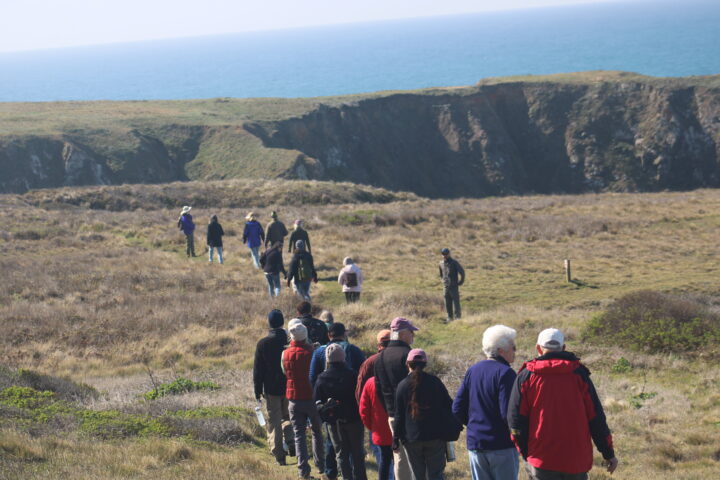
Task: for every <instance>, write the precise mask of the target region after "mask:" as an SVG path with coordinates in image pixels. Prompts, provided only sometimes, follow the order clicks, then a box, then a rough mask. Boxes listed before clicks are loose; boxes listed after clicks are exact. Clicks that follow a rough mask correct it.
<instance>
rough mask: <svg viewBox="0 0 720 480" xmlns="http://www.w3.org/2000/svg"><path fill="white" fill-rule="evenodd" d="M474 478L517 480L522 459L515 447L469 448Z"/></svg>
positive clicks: (477, 479)
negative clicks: (497, 448) (519, 457)
mask: <svg viewBox="0 0 720 480" xmlns="http://www.w3.org/2000/svg"><path fill="white" fill-rule="evenodd" d="M468 454H469V455H470V472H471V473H472V478H473V480H509V479H512V480H516V479H517V478H518V469H519V467H520V460H519V459H518V452H517V450H515V449H514V448H505V449H503V450H468Z"/></svg>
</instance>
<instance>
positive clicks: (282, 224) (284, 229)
mask: <svg viewBox="0 0 720 480" xmlns="http://www.w3.org/2000/svg"><path fill="white" fill-rule="evenodd" d="M280 226H281V227H282V230H280V231H281V232H282V233H281V235H280V236H281V237H283V238H285V237H287V234H288V230H287V228H286V227H285V224H284V223H281V224H280Z"/></svg>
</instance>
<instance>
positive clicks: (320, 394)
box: [313, 382, 330, 403]
mask: <svg viewBox="0 0 720 480" xmlns="http://www.w3.org/2000/svg"><path fill="white" fill-rule="evenodd" d="M328 398H330V396H329V395H328V394H327V392H326V391H325V387H324V386H323V382H317V383H316V384H315V387H314V388H313V399H314V400H315V402H320V403H325V402H326V401H327V399H328Z"/></svg>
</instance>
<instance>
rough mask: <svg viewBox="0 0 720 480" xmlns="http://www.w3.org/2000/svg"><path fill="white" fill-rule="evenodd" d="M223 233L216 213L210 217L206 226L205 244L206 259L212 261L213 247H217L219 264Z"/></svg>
mask: <svg viewBox="0 0 720 480" xmlns="http://www.w3.org/2000/svg"><path fill="white" fill-rule="evenodd" d="M223 235H225V232H224V231H223V228H222V225H220V222H218V217H217V215H213V216H212V217H210V223H209V224H208V227H207V246H208V255H209V257H210V258H209V259H208V261H209V262H210V263H212V261H213V256H214V252H213V250H214V249H217V253H218V261H219V262H220V265H222V263H223V241H222V237H223Z"/></svg>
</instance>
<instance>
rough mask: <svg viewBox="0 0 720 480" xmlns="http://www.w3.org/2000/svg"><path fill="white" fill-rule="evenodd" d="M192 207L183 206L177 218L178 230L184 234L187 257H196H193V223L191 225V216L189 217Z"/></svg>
mask: <svg viewBox="0 0 720 480" xmlns="http://www.w3.org/2000/svg"><path fill="white" fill-rule="evenodd" d="M190 210H192V207H190V206H188V205H185V206H184V207H183V208H182V211H181V212H180V218H178V223H177V225H178V228H179V229H180V230H182V232H183V233H184V234H185V243H186V245H187V248H186V252H187V256H188V257H190V256H192V257H197V255H195V236H194V232H195V223H193V218H192V215H190Z"/></svg>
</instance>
